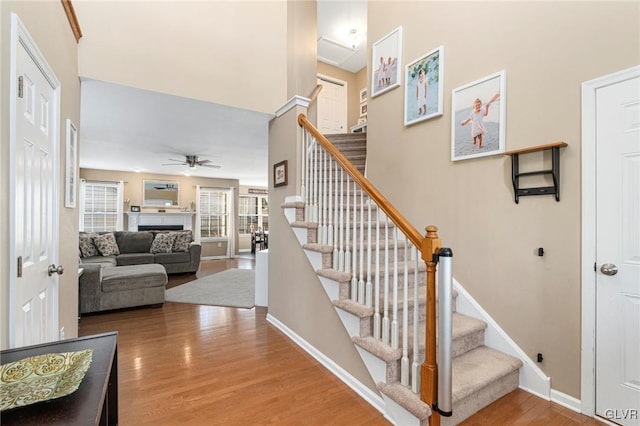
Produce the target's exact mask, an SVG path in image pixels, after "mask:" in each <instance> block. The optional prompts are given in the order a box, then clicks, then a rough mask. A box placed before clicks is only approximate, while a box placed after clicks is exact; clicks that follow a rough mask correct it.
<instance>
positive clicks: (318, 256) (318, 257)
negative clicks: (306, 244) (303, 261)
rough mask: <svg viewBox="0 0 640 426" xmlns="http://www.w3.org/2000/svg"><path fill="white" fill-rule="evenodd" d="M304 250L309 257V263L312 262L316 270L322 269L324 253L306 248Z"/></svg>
mask: <svg viewBox="0 0 640 426" xmlns="http://www.w3.org/2000/svg"><path fill="white" fill-rule="evenodd" d="M304 252H305V254H306V255H307V259H309V263H311V267H312V268H313V270H314V271H317V270H318V269H322V253H319V252H317V251H313V250H307V249H304Z"/></svg>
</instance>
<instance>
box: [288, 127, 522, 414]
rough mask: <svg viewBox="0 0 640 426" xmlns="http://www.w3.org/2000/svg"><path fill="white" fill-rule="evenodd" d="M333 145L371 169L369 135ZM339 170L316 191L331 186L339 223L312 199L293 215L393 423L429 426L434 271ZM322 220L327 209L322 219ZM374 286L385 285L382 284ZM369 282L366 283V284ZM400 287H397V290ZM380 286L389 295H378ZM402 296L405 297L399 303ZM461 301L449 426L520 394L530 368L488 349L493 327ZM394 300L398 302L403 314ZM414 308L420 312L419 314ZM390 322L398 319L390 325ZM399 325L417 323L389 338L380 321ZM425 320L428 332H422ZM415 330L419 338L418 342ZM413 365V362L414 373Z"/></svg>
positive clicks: (318, 160)
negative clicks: (522, 372)
mask: <svg viewBox="0 0 640 426" xmlns="http://www.w3.org/2000/svg"><path fill="white" fill-rule="evenodd" d="M327 138H328V139H330V140H331V141H332V143H334V145H335V146H336V147H337V148H338V149H339V150H340V151H341V152H342V153H343V154H344V156H345V157H346V158H347V159H348V160H349V161H351V162H352V163H353V164H354V165H355V166H356V167H357V168H358V170H359V171H360V172H361V173H362V172H363V170H364V166H365V164H364V161H365V159H366V134H364V133H362V134H355V135H354V134H348V135H331V136H328V137H327ZM314 149H315V148H314ZM327 157H328V156H324V155H323V154H321V155H315V154H314V155H311V157H310V160H309V164H311V166H309V167H310V168H311V167H315V166H318V167H325V168H326V164H327V161H328V160H327ZM329 164H331V163H330V160H329ZM329 167H330V168H329V172H326V170H325V172H323V173H318V174H317V175H315V181H316V183H315V185H316V187H318V186H319V187H320V188H325V192H326V193H328V196H326V195H325V198H324V202H322V192H321V196H320V198H321V202H320V204H322V203H324V207H321V210H322V208H324V209H325V210H327V208H328V211H329V221H328V222H329V226H327V225H326V223H327V213H326V212H325V213H324V217H325V219H324V220H323V221H322V224H321V223H319V221H317V220H310V217H312V216H313V215H310V213H309V212H308V211H307V210H308V209H309V206H308V203H305V202H299V201H298V202H288V203H285V204H284V205H283V208H284V209H285V215H286V217H287V218H288V221H289V223H290V226H291V227H292V229H293V231H294V233H295V234H296V236H297V238H298V241H299V242H300V244H301V247H302V248H303V249H304V251H305V253H306V255H307V258H308V259H309V262H310V263H311V265H312V267H313V268H314V269H315V270H316V273H317V275H318V277H319V281H320V282H321V284H322V286H323V288H324V289H325V291H326V293H327V296H328V297H329V298H330V299H331V300H332V302H333V305H334V307H335V309H336V312H337V314H338V315H339V317H340V319H341V320H342V323H343V324H344V326H345V329H346V330H347V332H348V333H349V335H350V336H351V340H352V341H353V344H354V345H355V346H356V349H357V350H358V353H359V354H360V356H361V357H362V359H363V361H364V363H365V365H366V366H367V369H368V370H369V372H370V374H371V376H372V378H373V379H374V381H375V383H376V384H377V387H378V390H379V391H380V394H381V395H382V397H383V399H384V403H385V407H386V413H385V415H386V417H387V418H389V419H392V420H393V421H394V422H395V423H396V424H398V425H427V424H429V417H430V416H431V413H432V410H431V407H429V406H428V405H427V404H426V403H424V402H422V401H421V400H420V394H419V392H418V388H419V381H420V378H419V375H418V373H417V372H418V371H419V368H416V366H418V365H420V364H421V363H422V361H423V360H424V357H425V342H424V336H425V335H426V325H425V312H426V299H427V298H426V285H425V282H426V269H427V268H426V264H425V263H424V262H423V261H422V260H419V253H418V252H417V251H416V250H415V248H413V247H412V245H411V244H410V242H409V241H408V239H406V238H403V237H399V234H400V233H399V232H396V226H395V225H394V223H393V222H392V221H391V220H389V219H388V218H387V217H386V216H385V215H384V213H382V210H379V209H377V208H375V206H373V207H374V208H372V207H371V205H372V204H373V200H370V199H368V198H367V199H366V202H365V196H364V195H363V192H362V191H360V190H359V189H358V188H356V187H355V185H354V184H353V181H351V182H349V180H348V179H347V184H346V189H344V186H343V182H342V181H341V182H339V183H336V182H335V180H336V179H338V178H340V179H342V175H341V174H339V173H338V171H337V170H338V167H337V164H336V168H335V170H336V172H333V170H334V169H332V168H331V167H332V166H329ZM323 185H324V186H323ZM312 192H313V190H312ZM302 195H303V196H304V194H302ZM307 198H309V197H308V196H307ZM327 200H333V201H334V202H333V203H331V201H327ZM327 204H328V206H327ZM340 211H342V212H341V214H339V213H340ZM322 215H323V213H322V212H321V213H320V216H322ZM343 215H344V217H348V218H351V219H352V220H351V221H349V219H346V223H347V224H346V229H347V231H346V232H344V231H337V229H338V217H340V218H341V219H340V224H341V227H342V222H343V219H342V217H343ZM331 218H335V229H336V231H335V232H340V235H338V234H336V235H335V236H331V235H330V234H331V232H332V231H331V230H329V231H327V230H326V229H327V228H330V229H333V228H334V226H333V225H334V224H332V221H331ZM372 223H374V225H373V226H374V229H375V230H376V231H377V232H376V236H374V235H372V231H371V230H372V227H370V225H372ZM350 227H352V231H351V232H350V231H349V228H350ZM327 234H329V236H328V237H327ZM338 240H339V241H340V242H341V243H344V246H345V247H347V249H346V251H347V253H349V255H348V256H347V255H346V254H345V256H344V259H343V258H341V257H340V256H339V255H337V254H336V250H337V248H338V243H337V241H338ZM349 248H351V250H349ZM374 275H375V278H374ZM374 281H375V282H376V285H375V286H373V284H372V283H373V282H374ZM364 282H366V285H363V283H364ZM392 282H393V283H394V284H393V285H391V284H390V283H392ZM376 288H378V292H377V293H378V294H379V295H380V296H379V298H377V297H376V296H375V295H376V290H375V289H376ZM392 288H397V290H396V292H395V293H394V295H393V300H391V296H390V291H391V289H392ZM405 289H406V291H405ZM399 295H400V296H399ZM402 295H404V299H402V300H399V299H400V298H401V297H402ZM456 297H457V293H456V292H455V291H454V292H453V302H452V310H453V312H454V313H453V321H452V324H453V333H452V334H453V335H452V358H453V360H452V371H453V376H452V389H453V392H452V397H453V398H452V402H453V415H452V417H441V423H442V424H445V425H455V424H458V423H460V422H461V421H463V420H464V419H466V418H468V417H469V416H471V415H472V414H473V413H475V412H477V411H478V410H480V409H481V408H483V407H485V406H487V405H489V404H490V403H492V402H493V401H495V400H497V399H498V398H500V397H502V396H503V395H505V394H507V393H509V392H511V391H512V390H514V389H516V388H517V387H518V374H519V368H520V367H521V366H522V362H521V361H520V360H519V359H517V358H514V357H511V356H509V355H506V354H504V353H501V352H499V351H496V350H494V349H491V348H489V347H487V346H485V345H484V331H485V328H486V327H487V325H486V324H485V323H484V322H483V321H480V320H478V319H475V318H471V317H468V316H465V315H462V314H459V313H456V312H455V298H456ZM374 299H375V300H376V301H375V303H374V302H373V300H374ZM378 299H379V301H380V302H379V301H378ZM392 302H397V307H396V308H395V310H394V307H393V303H392ZM405 304H406V306H407V310H406V312H405V310H404V306H405ZM414 307H415V309H416V310H417V312H414ZM398 312H402V313H403V314H404V317H403V320H400V319H399V317H398ZM381 318H383V319H381ZM387 318H389V322H386V321H387ZM398 321H403V324H404V322H408V324H407V327H404V328H399V330H400V331H397V332H396V335H395V337H394V336H393V334H394V332H393V327H391V332H389V333H386V332H385V331H382V332H379V331H377V330H379V329H380V328H381V325H380V324H382V329H383V330H386V329H387V328H389V327H388V324H393V323H394V322H395V323H397V322H398ZM415 322H417V323H418V326H417V327H415V328H414V327H413V323H415ZM415 330H418V331H417V337H416V338H415V339H414V334H416V331H415ZM385 334H386V335H385ZM418 337H419V339H418ZM394 339H395V341H396V344H395V346H394V343H393V341H394ZM398 339H403V342H404V343H403V346H402V347H399V346H398V344H397V341H398ZM403 364H407V367H406V368H405V366H404V365H403ZM408 365H411V366H412V368H413V371H415V372H416V373H415V374H413V376H411V378H407V377H405V376H408V374H409V373H406V372H401V371H403V370H406V369H410V368H409V367H408ZM403 383H404V384H403Z"/></svg>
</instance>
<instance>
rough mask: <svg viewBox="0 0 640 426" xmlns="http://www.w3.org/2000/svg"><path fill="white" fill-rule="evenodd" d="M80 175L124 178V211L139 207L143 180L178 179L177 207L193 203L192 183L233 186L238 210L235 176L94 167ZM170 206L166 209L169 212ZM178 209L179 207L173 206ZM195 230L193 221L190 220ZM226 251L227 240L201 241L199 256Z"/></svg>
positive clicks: (103, 179) (90, 178) (210, 186)
mask: <svg viewBox="0 0 640 426" xmlns="http://www.w3.org/2000/svg"><path fill="white" fill-rule="evenodd" d="M80 178H81V179H86V180H97V181H108V182H116V181H120V180H121V181H124V182H125V183H124V194H123V198H124V200H125V201H126V200H129V204H128V205H127V204H126V203H125V211H128V210H129V206H142V186H143V183H142V182H143V181H144V180H164V181H172V182H178V184H179V186H180V195H179V196H180V199H179V205H180V207H190V206H191V203H192V202H196V185H200V186H206V187H208V188H222V189H227V188H235V194H236V198H235V200H234V203H235V204H234V205H235V209H234V210H235V211H236V212H237V211H238V196H237V195H238V190H239V188H240V185H239V183H238V180H237V179H214V178H203V177H196V176H182V175H161V174H151V173H135V172H121V171H115V170H95V169H80ZM170 210H171V209H167V211H170ZM141 211H143V212H145V211H147V212H156V211H158V207H154V208H148V207H141ZM175 211H179V209H175ZM194 220H195V216H194ZM193 226H194V229H195V222H194V223H193ZM127 227H128V222H127V215H126V214H125V215H124V229H125V230H126V229H127ZM234 238H235V241H236V254H237V253H238V234H237V233H236V234H235V236H234ZM226 254H227V243H226V242H225V241H220V242H218V241H213V242H203V243H202V254H201V255H202V257H208V256H225V255H226Z"/></svg>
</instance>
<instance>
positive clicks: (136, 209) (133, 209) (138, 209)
mask: <svg viewBox="0 0 640 426" xmlns="http://www.w3.org/2000/svg"><path fill="white" fill-rule="evenodd" d="M131 211H132V212H139V211H140V206H131Z"/></svg>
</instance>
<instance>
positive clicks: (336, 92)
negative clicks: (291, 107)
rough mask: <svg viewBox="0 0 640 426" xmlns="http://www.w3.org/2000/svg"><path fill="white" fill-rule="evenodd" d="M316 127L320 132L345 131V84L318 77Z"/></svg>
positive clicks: (326, 133)
mask: <svg viewBox="0 0 640 426" xmlns="http://www.w3.org/2000/svg"><path fill="white" fill-rule="evenodd" d="M318 84H322V90H321V91H320V93H319V94H318V129H319V130H320V132H322V134H325V135H328V134H333V133H347V90H346V85H344V84H339V83H334V82H331V81H327V80H325V79H318Z"/></svg>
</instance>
